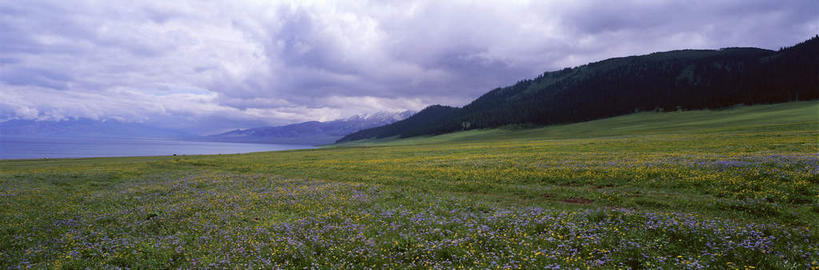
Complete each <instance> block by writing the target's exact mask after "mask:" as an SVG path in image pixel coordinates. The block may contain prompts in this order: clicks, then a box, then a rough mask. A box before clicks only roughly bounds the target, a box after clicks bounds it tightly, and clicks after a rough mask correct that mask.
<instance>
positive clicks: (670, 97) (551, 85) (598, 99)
mask: <svg viewBox="0 0 819 270" xmlns="http://www.w3.org/2000/svg"><path fill="white" fill-rule="evenodd" d="M816 98H819V35H817V36H816V37H813V38H811V39H808V40H806V41H804V42H801V43H799V44H796V45H794V46H791V47H787V48H782V49H780V50H778V51H772V50H767V49H759V48H750V47H730V48H722V49H717V50H691V49H685V50H674V51H667V52H655V53H651V54H646V55H638V56H626V57H615V58H609V59H605V60H602V61H597V62H592V63H588V64H585V65H581V66H577V67H573V68H564V69H561V70H557V71H550V72H544V73H543V74H541V75H539V76H537V77H536V78H534V79H524V80H521V81H518V82H517V83H515V84H513V85H510V86H507V87H502V88H501V87H499V88H495V89H493V90H491V91H489V92H487V93H485V94H484V95H482V96H480V97H478V98H477V99H475V100H474V101H472V102H471V103H469V104H467V105H465V106H463V107H460V108H457V107H449V106H442V105H433V106H430V107H427V108H425V109H423V110H421V111H420V112H418V113H417V114H416V115H414V116H412V117H410V118H407V119H405V120H402V121H398V122H395V123H392V124H389V125H385V126H381V127H375V128H371V129H367V130H361V131H358V132H356V133H352V134H349V135H347V136H345V137H344V138H342V139H340V140H338V141H337V142H348V141H355V140H361V139H373V138H386V137H399V138H405V137H412V136H420V135H437V134H443V133H449V132H454V131H459V130H469V129H480V128H495V127H500V126H505V125H551V124H564V123H576V122H582V121H588V120H595V119H601V118H606V117H613V116H618V115H625V114H629V113H633V112H638V111H647V110H656V111H673V110H692V109H706V108H722V107H727V106H732V105H735V104H764V103H778V102H785V101H792V100H800V99H802V100H808V99H816Z"/></svg>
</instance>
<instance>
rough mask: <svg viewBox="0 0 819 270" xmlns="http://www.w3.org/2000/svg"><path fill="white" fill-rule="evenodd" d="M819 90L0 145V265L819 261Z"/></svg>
mask: <svg viewBox="0 0 819 270" xmlns="http://www.w3.org/2000/svg"><path fill="white" fill-rule="evenodd" d="M818 153H819V102H815V101H813V102H798V103H788V104H778V105H760V106H750V107H747V106H746V107H736V108H731V109H726V110H720V111H689V112H668V113H639V114H634V115H628V116H623V117H616V118H611V119H604V120H597V121H591V122H586V123H579V124H571V125H561V126H551V127H545V128H537V129H514V128H509V129H497V130H480V131H467V132H460V133H454V134H447V135H441V136H435V137H425V138H410V139H404V140H379V141H368V142H359V143H356V144H348V145H344V146H333V147H327V148H323V149H315V150H298V151H284V152H268V153H253V154H244V155H218V156H184V157H182V156H180V157H140V158H91V159H59V160H8V161H0V268H26V267H30V266H34V267H41V266H45V267H48V268H86V267H92V268H116V267H130V268H192V267H195V268H199V267H211V268H222V267H230V268H248V267H252V268H271V267H284V268H290V267H296V268H304V267H316V268H326V269H337V268H357V269H359V268H378V269H381V268H423V269H426V268H461V267H463V268H566V267H569V268H572V269H573V268H582V269H586V268H614V269H616V268H624V269H628V268H631V269H640V268H649V269H653V268H666V269H668V268H672V269H677V268H682V269H699V268H722V269H751V268H761V269H819V263H817V258H819V233H817V232H819V154H818Z"/></svg>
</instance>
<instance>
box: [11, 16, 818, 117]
mask: <svg viewBox="0 0 819 270" xmlns="http://www.w3.org/2000/svg"><path fill="white" fill-rule="evenodd" d="M817 3H819V2H817V1H812V0H802V1H795V0H791V1H759V0H744V1H732V0H726V1H616V2H604V1H532V2H528V1H476V2H462V1H396V2H380V1H373V2H369V1H345V2H331V3H325V2H309V1H294V2H289V1H288V2H261V3H260V2H186V1H139V2H131V1H105V2H95V1H72V2H63V1H7V2H3V3H0V44H1V45H0V94H2V96H3V99H0V121H2V120H3V119H11V118H28V119H61V118H66V117H90V118H116V119H124V120H132V121H148V122H154V123H159V124H166V125H173V123H175V122H179V121H184V122H185V123H187V124H186V125H187V126H186V127H188V128H191V129H194V130H200V131H203V132H205V131H209V129H229V128H236V127H247V126H250V125H259V124H283V123H290V122H295V121H306V120H331V119H334V118H338V117H346V116H350V115H352V114H356V113H371V112H376V111H384V110H393V111H397V110H404V109H414V110H418V109H421V108H422V107H424V106H426V105H430V104H435V103H441V104H449V105H463V104H464V103H466V102H468V101H469V100H471V99H473V98H475V97H477V96H479V95H480V94H482V93H485V92H486V91H488V90H491V89H493V88H495V87H499V86H504V85H508V84H511V83H514V82H515V81H517V80H520V79H524V78H530V77H533V76H536V75H537V74H540V73H542V72H544V71H548V70H556V69H560V68H563V67H569V66H576V65H581V64H585V63H587V62H591V61H597V60H602V59H605V58H609V57H615V56H624V55H634V54H645V53H650V52H654V51H663V50H672V49H683V48H720V47H728V46H756V47H763V48H769V49H777V48H779V47H782V46H788V45H792V44H794V43H796V42H799V41H802V40H805V39H807V38H809V37H810V36H813V35H816V34H817V33H818V32H819V18H818V17H819V16H816V15H815V14H817V13H819V4H817Z"/></svg>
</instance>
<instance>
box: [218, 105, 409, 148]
mask: <svg viewBox="0 0 819 270" xmlns="http://www.w3.org/2000/svg"><path fill="white" fill-rule="evenodd" d="M414 113H415V112H412V111H404V112H397V113H391V112H379V113H374V114H363V115H355V116H352V117H349V118H346V119H339V120H334V121H328V122H318V121H310V122H303V123H297V124H291V125H286V126H274V127H259V128H250V129H237V130H233V131H229V132H225V133H222V134H217V135H212V136H208V137H207V139H208V140H212V141H224V142H254V143H281V144H308V145H321V144H330V143H333V142H335V141H336V140H338V139H340V138H341V137H344V136H345V135H347V134H350V133H353V132H356V131H359V130H362V129H367V128H372V127H378V126H383V125H388V124H391V123H393V122H396V121H400V120H403V119H405V118H407V117H410V116H412V114H414Z"/></svg>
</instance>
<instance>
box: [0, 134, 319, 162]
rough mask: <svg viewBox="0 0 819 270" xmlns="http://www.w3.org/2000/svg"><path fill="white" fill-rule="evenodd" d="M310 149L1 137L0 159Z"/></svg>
mask: <svg viewBox="0 0 819 270" xmlns="http://www.w3.org/2000/svg"><path fill="white" fill-rule="evenodd" d="M308 148H314V147H313V146H308V145H289V144H252V143H227V142H199V141H177V140H169V139H133V138H127V139H126V138H8V137H0V159H34V158H37V159H39V158H81V157H125V156H170V155H173V154H177V155H206V154H237V153H250V152H262V151H280V150H291V149H308Z"/></svg>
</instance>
